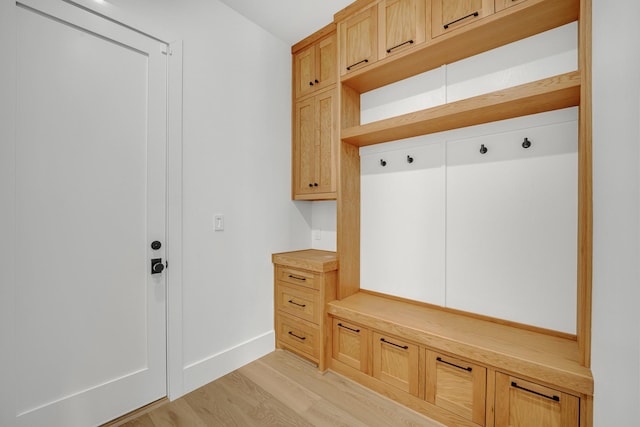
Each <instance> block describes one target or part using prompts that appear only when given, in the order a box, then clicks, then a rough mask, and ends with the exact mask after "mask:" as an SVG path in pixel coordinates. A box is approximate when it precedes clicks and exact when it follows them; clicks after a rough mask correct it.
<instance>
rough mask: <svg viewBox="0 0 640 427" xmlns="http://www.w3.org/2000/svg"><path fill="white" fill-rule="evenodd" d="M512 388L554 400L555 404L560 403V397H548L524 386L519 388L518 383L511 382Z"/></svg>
mask: <svg viewBox="0 0 640 427" xmlns="http://www.w3.org/2000/svg"><path fill="white" fill-rule="evenodd" d="M511 387H513V388H517V389H520V390H524V391H526V392H529V393H533V394H535V395H538V396H541V397H544V398H545V399H549V400H553V401H554V402H560V397H559V396H556V395H553V396H547V395H546V394H543V393H538V392H537V391H534V390H529V389H528V388H524V387H522V386H519V385H518V383H516V382H515V381H511Z"/></svg>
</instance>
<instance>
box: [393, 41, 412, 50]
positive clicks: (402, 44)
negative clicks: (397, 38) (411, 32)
mask: <svg viewBox="0 0 640 427" xmlns="http://www.w3.org/2000/svg"><path fill="white" fill-rule="evenodd" d="M405 44H413V40H407V41H406V42H402V43H400V44H397V45H395V46H394V47H390V48H389V49H387V53H391V51H392V50H393V49H397V48H399V47H401V46H404V45H405Z"/></svg>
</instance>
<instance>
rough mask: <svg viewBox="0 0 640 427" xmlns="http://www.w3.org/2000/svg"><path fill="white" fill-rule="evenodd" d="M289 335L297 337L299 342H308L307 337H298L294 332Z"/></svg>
mask: <svg viewBox="0 0 640 427" xmlns="http://www.w3.org/2000/svg"><path fill="white" fill-rule="evenodd" d="M289 335H291V336H293V337H296V338H298V339H299V340H302V341H304V340H306V339H307V337H301V336H298V335H296V334H294V333H293V332H291V331H289Z"/></svg>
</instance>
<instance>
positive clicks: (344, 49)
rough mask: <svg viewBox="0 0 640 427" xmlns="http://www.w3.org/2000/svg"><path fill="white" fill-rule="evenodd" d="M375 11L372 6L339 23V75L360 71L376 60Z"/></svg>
mask: <svg viewBox="0 0 640 427" xmlns="http://www.w3.org/2000/svg"><path fill="white" fill-rule="evenodd" d="M377 11H378V7H377V4H374V5H373V6H371V7H369V8H368V9H365V10H364V11H362V12H360V13H358V14H356V15H354V16H352V17H350V18H348V19H346V20H345V21H342V22H341V23H340V26H339V31H340V47H341V49H340V52H341V53H340V75H344V74H347V73H349V72H352V71H356V70H360V69H361V68H363V67H365V66H367V65H369V64H372V63H374V62H375V61H376V60H377V59H378V37H377V34H378V29H377V27H378V13H377Z"/></svg>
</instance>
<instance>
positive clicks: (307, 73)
mask: <svg viewBox="0 0 640 427" xmlns="http://www.w3.org/2000/svg"><path fill="white" fill-rule="evenodd" d="M293 63H294V74H295V76H294V79H295V88H294V90H295V92H296V93H295V96H296V98H300V97H301V96H304V95H307V94H309V93H311V92H313V91H314V90H315V85H316V82H315V80H316V46H315V45H311V46H309V47H308V48H306V49H304V50H301V51H300V52H298V53H296V54H295V55H293Z"/></svg>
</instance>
